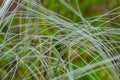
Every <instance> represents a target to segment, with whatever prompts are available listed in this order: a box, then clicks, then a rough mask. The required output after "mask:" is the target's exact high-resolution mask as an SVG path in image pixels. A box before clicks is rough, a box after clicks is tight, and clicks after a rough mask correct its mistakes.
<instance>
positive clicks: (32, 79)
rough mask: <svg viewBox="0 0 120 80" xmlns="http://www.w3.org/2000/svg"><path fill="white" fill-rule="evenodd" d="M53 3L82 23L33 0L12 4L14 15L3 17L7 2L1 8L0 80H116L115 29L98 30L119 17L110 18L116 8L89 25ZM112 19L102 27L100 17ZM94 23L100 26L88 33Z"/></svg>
mask: <svg viewBox="0 0 120 80" xmlns="http://www.w3.org/2000/svg"><path fill="white" fill-rule="evenodd" d="M59 1H60V2H61V3H62V4H64V5H65V6H66V7H67V8H68V9H69V10H70V11H72V12H73V13H74V14H75V15H77V16H78V17H79V18H80V20H82V22H80V23H76V22H74V21H72V20H70V19H68V18H66V17H63V16H62V15H59V14H57V13H55V12H53V11H50V10H48V9H46V8H45V7H43V6H41V5H40V4H39V3H36V1H35V0H23V1H21V2H18V6H17V7H18V8H19V9H18V8H16V9H15V10H14V11H12V12H11V13H9V14H7V15H6V14H5V13H6V12H7V11H6V10H7V8H8V7H9V4H10V3H11V2H12V0H6V1H5V2H4V5H3V7H2V9H1V10H0V25H1V26H0V37H3V38H2V39H1V44H0V64H1V65H0V79H2V80H7V79H10V80H82V78H84V79H86V80H87V79H88V77H89V79H91V80H102V79H104V78H106V77H105V76H107V78H108V80H119V79H120V74H119V73H120V69H119V68H120V67H119V66H120V53H119V51H120V46H119V44H120V38H119V37H120V28H119V27H118V28H113V27H109V26H105V25H104V24H107V23H109V22H110V21H111V20H112V19H113V18H118V17H119V16H120V15H119V12H118V13H117V12H116V13H113V11H115V10H119V9H120V7H117V8H115V9H113V10H111V11H109V12H107V13H105V14H103V15H101V16H96V17H94V18H93V19H92V18H84V17H83V16H82V13H81V12H80V9H79V11H77V10H75V9H74V8H72V7H71V6H70V5H69V4H67V3H66V2H65V1H64V0H59ZM6 4H7V5H6ZM114 14H118V15H117V16H116V17H113V18H112V19H111V20H107V21H105V19H104V17H105V16H107V15H114ZM96 21H101V22H103V23H102V24H100V25H99V26H96V27H94V26H93V25H92V24H91V23H92V22H96ZM116 24H118V25H120V24H119V23H116ZM6 27H7V30H5V31H3V29H5V28H6ZM100 72H102V73H101V74H99V73H100ZM86 76H87V77H86ZM101 77H103V78H101ZM106 80H107V79H106Z"/></svg>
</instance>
